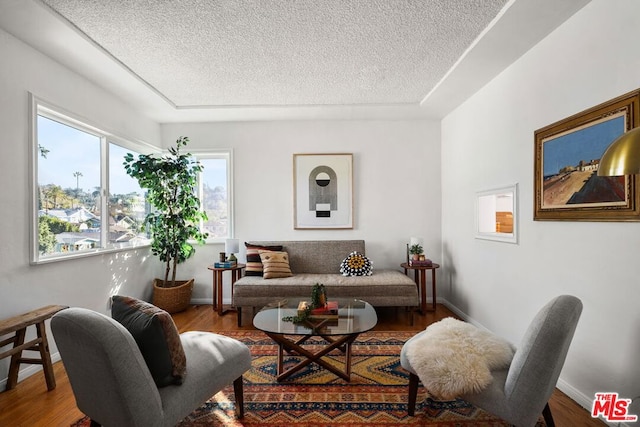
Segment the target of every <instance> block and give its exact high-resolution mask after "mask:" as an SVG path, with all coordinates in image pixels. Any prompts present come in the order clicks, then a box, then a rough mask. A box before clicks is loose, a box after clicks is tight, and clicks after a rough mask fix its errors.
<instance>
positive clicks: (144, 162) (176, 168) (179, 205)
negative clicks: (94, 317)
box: [124, 137, 207, 313]
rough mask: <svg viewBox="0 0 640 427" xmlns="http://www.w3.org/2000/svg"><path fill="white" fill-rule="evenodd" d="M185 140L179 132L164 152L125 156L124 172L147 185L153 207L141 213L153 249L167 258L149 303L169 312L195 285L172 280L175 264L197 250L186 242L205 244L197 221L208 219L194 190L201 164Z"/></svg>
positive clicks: (184, 304)
mask: <svg viewBox="0 0 640 427" xmlns="http://www.w3.org/2000/svg"><path fill="white" fill-rule="evenodd" d="M188 142H189V138H187V137H180V138H178V140H177V141H176V146H175V147H171V148H169V154H167V155H163V156H158V155H153V154H151V155H146V154H140V155H139V156H138V158H137V159H135V158H134V156H133V154H131V153H127V155H126V156H125V161H124V166H125V170H126V172H127V174H128V175H129V176H131V177H133V178H135V179H136V180H137V181H138V184H139V185H140V187H141V188H145V189H147V200H148V202H149V203H150V204H151V206H153V208H154V209H153V211H152V212H150V213H149V214H147V216H146V218H145V223H144V230H146V231H148V232H149V235H150V237H151V252H152V253H153V255H155V256H157V257H158V258H159V259H160V260H161V261H163V262H164V263H165V273H164V280H163V279H155V280H154V293H153V304H154V305H156V306H158V307H160V308H163V309H164V310H167V311H168V312H170V313H175V312H178V311H182V310H184V309H186V308H187V306H188V305H189V301H190V299H191V291H192V289H193V279H190V280H186V281H185V280H176V270H177V267H178V264H180V263H182V262H184V261H186V260H187V259H189V258H190V257H191V256H192V255H193V254H194V253H195V248H194V247H193V245H192V244H191V243H190V241H193V240H195V241H196V242H198V243H199V244H203V243H204V242H205V239H206V238H207V233H202V232H201V231H200V229H199V227H198V224H199V222H200V220H205V221H206V220H207V215H206V213H205V212H204V211H201V210H200V199H199V198H198V195H197V191H196V190H197V178H198V173H199V172H201V171H202V165H201V164H200V163H199V162H198V161H196V160H195V159H194V158H193V157H192V155H191V153H181V152H180V149H181V148H182V147H184V146H186V145H187V143H188Z"/></svg>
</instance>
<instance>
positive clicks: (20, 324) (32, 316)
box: [0, 305, 68, 390]
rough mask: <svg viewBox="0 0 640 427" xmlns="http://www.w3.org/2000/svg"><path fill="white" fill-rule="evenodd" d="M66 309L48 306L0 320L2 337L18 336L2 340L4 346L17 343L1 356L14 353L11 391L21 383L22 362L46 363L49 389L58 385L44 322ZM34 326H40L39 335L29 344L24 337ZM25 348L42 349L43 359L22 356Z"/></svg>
mask: <svg viewBox="0 0 640 427" xmlns="http://www.w3.org/2000/svg"><path fill="white" fill-rule="evenodd" d="M65 308H68V307H67V306H64V305H48V306H46V307H41V308H38V309H36V310H33V311H30V312H28V313H24V314H19V315H17V316H14V317H10V318H8V319H4V320H0V337H1V336H3V335H6V334H11V333H15V335H14V336H12V337H10V338H7V339H4V340H2V341H0V348H1V347H4V346H5V345H7V344H11V343H13V347H12V348H10V349H9V350H7V351H4V352H2V353H0V359H4V358H5V357H8V356H11V363H10V365H9V377H8V379H7V387H6V389H7V390H11V389H12V388H14V387H15V386H16V384H17V383H18V371H19V370H20V364H21V363H27V364H37V365H42V369H43V370H44V378H45V380H46V382H47V389H48V390H53V389H54V388H56V378H55V376H54V375H53V365H52V364H51V354H50V353H49V343H48V342H47V331H46V330H45V325H44V321H45V320H47V319H49V318H50V317H51V316H53V315H54V314H56V313H57V312H59V311H60V310H64V309H65ZM31 325H35V326H36V332H37V335H38V337H37V338H35V339H33V340H31V341H29V342H26V343H25V342H24V338H25V335H26V332H27V327H28V326H31ZM25 350H28V351H38V352H40V358H38V359H36V358H24V357H22V352H23V351H25Z"/></svg>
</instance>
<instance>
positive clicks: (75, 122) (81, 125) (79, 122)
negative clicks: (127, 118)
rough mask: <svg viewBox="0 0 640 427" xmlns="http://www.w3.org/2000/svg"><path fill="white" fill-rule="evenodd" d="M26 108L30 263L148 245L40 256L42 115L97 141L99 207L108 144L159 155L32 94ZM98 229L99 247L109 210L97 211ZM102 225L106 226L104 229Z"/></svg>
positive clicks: (105, 186)
mask: <svg viewBox="0 0 640 427" xmlns="http://www.w3.org/2000/svg"><path fill="white" fill-rule="evenodd" d="M29 107H30V115H29V120H30V123H29V125H30V144H29V147H30V159H31V161H30V171H29V181H30V182H29V184H30V190H31V203H30V204H31V212H30V219H31V221H30V222H31V224H30V236H29V238H30V245H29V246H30V248H29V249H30V263H31V264H44V263H50V262H55V261H62V260H67V259H77V258H83V257H87V256H93V255H99V254H104V253H109V252H120V251H126V250H132V249H136V248H140V247H145V246H149V244H139V245H128V246H125V247H115V246H113V247H100V248H95V249H91V250H83V251H80V252H69V253H64V254H54V255H46V256H42V255H40V252H39V247H38V244H39V242H38V238H39V233H38V224H39V223H38V221H39V219H38V161H39V149H38V125H37V123H38V116H43V117H46V118H48V119H51V120H55V121H57V122H59V123H62V124H64V125H68V126H71V127H73V128H76V129H78V130H80V131H83V132H87V133H89V134H91V135H94V136H96V137H98V138H100V167H101V171H100V174H101V176H100V187H101V194H100V203H101V206H104V207H107V206H108V201H109V200H108V199H109V197H108V195H109V153H108V147H109V143H114V144H116V145H119V146H121V147H123V148H127V149H130V150H133V151H136V152H141V153H145V154H149V153H152V152H160V150H158V149H157V148H156V147H153V146H152V145H150V144H147V143H144V142H141V141H135V142H134V141H132V140H131V139H129V138H124V137H121V136H118V135H116V134H114V133H112V132H108V131H105V130H103V129H101V128H99V127H98V126H96V125H95V124H93V123H91V121H89V120H87V119H84V118H82V117H80V116H78V115H75V114H73V113H70V112H68V111H65V110H64V109H62V108H60V107H58V106H55V105H53V104H51V103H49V102H46V101H44V100H42V99H40V98H38V97H37V96H35V95H33V94H32V93H30V94H29ZM100 214H101V218H100V221H101V227H100V232H101V236H100V241H101V243H102V245H103V246H107V244H108V241H109V227H108V224H109V209H108V208H103V209H101V212H100ZM104 224H107V226H106V227H105V226H104Z"/></svg>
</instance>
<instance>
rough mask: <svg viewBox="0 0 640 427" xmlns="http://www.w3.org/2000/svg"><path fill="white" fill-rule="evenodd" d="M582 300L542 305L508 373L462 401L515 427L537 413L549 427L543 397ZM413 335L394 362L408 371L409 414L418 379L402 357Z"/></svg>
mask: <svg viewBox="0 0 640 427" xmlns="http://www.w3.org/2000/svg"><path fill="white" fill-rule="evenodd" d="M581 313H582V302H581V301H580V300H579V299H578V298H576V297H574V296H570V295H561V296H559V297H556V298H554V299H553V300H551V301H550V302H549V303H547V304H546V305H545V306H544V307H543V308H542V309H541V310H540V311H539V312H538V314H537V315H536V317H535V318H534V319H533V321H532V322H531V324H530V325H529V328H528V329H527V331H526V333H525V335H524V337H523V339H522V341H521V342H520V345H519V346H518V348H517V350H516V352H515V355H514V357H513V360H512V361H511V365H510V366H509V368H508V369H505V370H501V371H494V372H492V375H493V382H492V383H491V384H490V385H489V386H488V387H487V388H486V389H484V390H483V391H481V392H479V393H474V394H466V395H463V396H461V398H462V399H464V400H466V401H468V402H470V403H472V404H474V405H476V406H478V407H480V408H482V409H484V410H486V411H488V412H490V413H492V414H494V415H496V416H499V417H501V418H503V419H504V420H505V421H507V422H509V423H511V424H513V425H515V426H518V427H525V426H526V427H531V426H534V425H535V424H536V421H537V420H538V418H539V416H540V414H541V413H542V414H543V416H544V419H545V422H546V424H547V426H548V427H551V426H553V425H554V422H553V417H552V415H551V410H550V409H549V404H548V403H547V402H548V401H549V398H550V397H551V394H552V393H553V390H554V388H555V386H556V383H557V381H558V377H559V376H560V371H561V370H562V366H563V365H564V361H565V358H566V356H567V352H568V350H569V344H571V340H572V339H573V334H574V332H575V329H576V326H577V324H578V319H579V318H580V314H581ZM423 333H424V332H421V333H420V334H418V335H416V336H414V337H413V338H411V339H410V340H409V341H407V342H406V343H405V345H404V347H403V349H402V351H401V354H400V363H401V365H402V367H403V368H405V369H406V370H407V371H409V402H408V404H409V415H414V413H415V405H416V396H417V392H418V384H419V378H418V375H417V374H416V371H415V370H414V369H413V367H412V366H411V364H410V363H409V361H408V359H407V356H406V349H407V346H411V343H412V340H414V339H416V338H417V337H418V336H420V335H421V334H423Z"/></svg>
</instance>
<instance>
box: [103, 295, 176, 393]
mask: <svg viewBox="0 0 640 427" xmlns="http://www.w3.org/2000/svg"><path fill="white" fill-rule="evenodd" d="M112 302H113V303H112V305H111V317H113V319H114V320H117V321H118V322H120V323H121V324H122V326H124V327H125V328H127V330H128V331H129V333H131V335H132V336H133V338H134V339H135V340H136V344H138V347H139V348H140V353H142V357H144V361H145V362H147V367H148V368H149V372H151V376H152V377H153V380H154V381H155V383H156V385H157V386H158V387H164V386H168V385H170V384H182V380H183V378H184V376H185V374H186V371H187V358H186V356H185V354H184V349H183V348H182V342H181V341H180V335H179V334H178V329H177V328H176V325H175V323H173V319H172V318H171V315H170V314H169V313H167V312H166V311H164V310H162V309H160V308H158V307H156V306H155V305H152V304H149V303H148V302H145V301H140V300H138V299H135V298H131V297H125V296H119V295H114V296H113V297H112Z"/></svg>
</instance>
